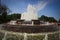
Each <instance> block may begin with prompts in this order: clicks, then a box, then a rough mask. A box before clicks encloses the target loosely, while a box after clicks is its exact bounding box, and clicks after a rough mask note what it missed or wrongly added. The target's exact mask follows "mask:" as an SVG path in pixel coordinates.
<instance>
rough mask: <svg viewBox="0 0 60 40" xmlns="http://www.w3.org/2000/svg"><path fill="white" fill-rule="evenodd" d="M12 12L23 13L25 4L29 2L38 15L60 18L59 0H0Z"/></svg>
mask: <svg viewBox="0 0 60 40" xmlns="http://www.w3.org/2000/svg"><path fill="white" fill-rule="evenodd" d="M1 4H5V5H6V6H7V7H8V8H9V9H10V10H11V11H12V12H11V13H10V14H13V13H21V14H22V13H23V12H26V11H27V6H28V5H29V4H31V5H32V6H34V7H35V8H36V11H37V14H38V16H39V17H40V16H41V15H45V16H48V17H54V18H55V19H60V0H1Z"/></svg>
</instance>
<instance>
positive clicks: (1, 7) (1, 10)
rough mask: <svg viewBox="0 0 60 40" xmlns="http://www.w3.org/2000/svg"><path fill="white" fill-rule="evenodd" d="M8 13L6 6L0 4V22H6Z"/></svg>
mask: <svg viewBox="0 0 60 40" xmlns="http://www.w3.org/2000/svg"><path fill="white" fill-rule="evenodd" d="M8 12H9V8H8V7H7V6H6V5H3V4H0V15H1V16H2V17H1V18H0V20H1V21H2V22H7V14H8Z"/></svg>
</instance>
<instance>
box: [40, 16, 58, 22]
mask: <svg viewBox="0 0 60 40" xmlns="http://www.w3.org/2000/svg"><path fill="white" fill-rule="evenodd" d="M39 20H41V21H48V22H57V20H56V19H55V18H54V17H47V16H44V15H42V16H41V17H39Z"/></svg>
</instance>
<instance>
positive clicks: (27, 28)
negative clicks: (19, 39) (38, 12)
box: [3, 24, 58, 33]
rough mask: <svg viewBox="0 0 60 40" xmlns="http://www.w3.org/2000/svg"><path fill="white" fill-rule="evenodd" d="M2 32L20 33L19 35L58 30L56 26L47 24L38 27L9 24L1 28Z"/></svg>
mask: <svg viewBox="0 0 60 40" xmlns="http://www.w3.org/2000/svg"><path fill="white" fill-rule="evenodd" d="M3 29H4V30H8V31H14V32H21V33H40V32H55V31H57V30H58V27H57V25H53V24H49V25H45V24H40V25H30V24H28V25H24V24H22V25H20V24H16V25H10V24H5V25H4V26H3Z"/></svg>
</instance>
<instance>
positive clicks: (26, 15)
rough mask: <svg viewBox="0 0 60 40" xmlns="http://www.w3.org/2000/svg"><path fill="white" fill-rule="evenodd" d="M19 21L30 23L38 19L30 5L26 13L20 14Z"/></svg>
mask: <svg viewBox="0 0 60 40" xmlns="http://www.w3.org/2000/svg"><path fill="white" fill-rule="evenodd" d="M21 19H25V21H31V20H34V19H35V20H36V19H38V16H37V12H36V9H35V8H34V7H33V6H32V5H30V4H29V5H28V7H27V12H24V13H22V16H21Z"/></svg>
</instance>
